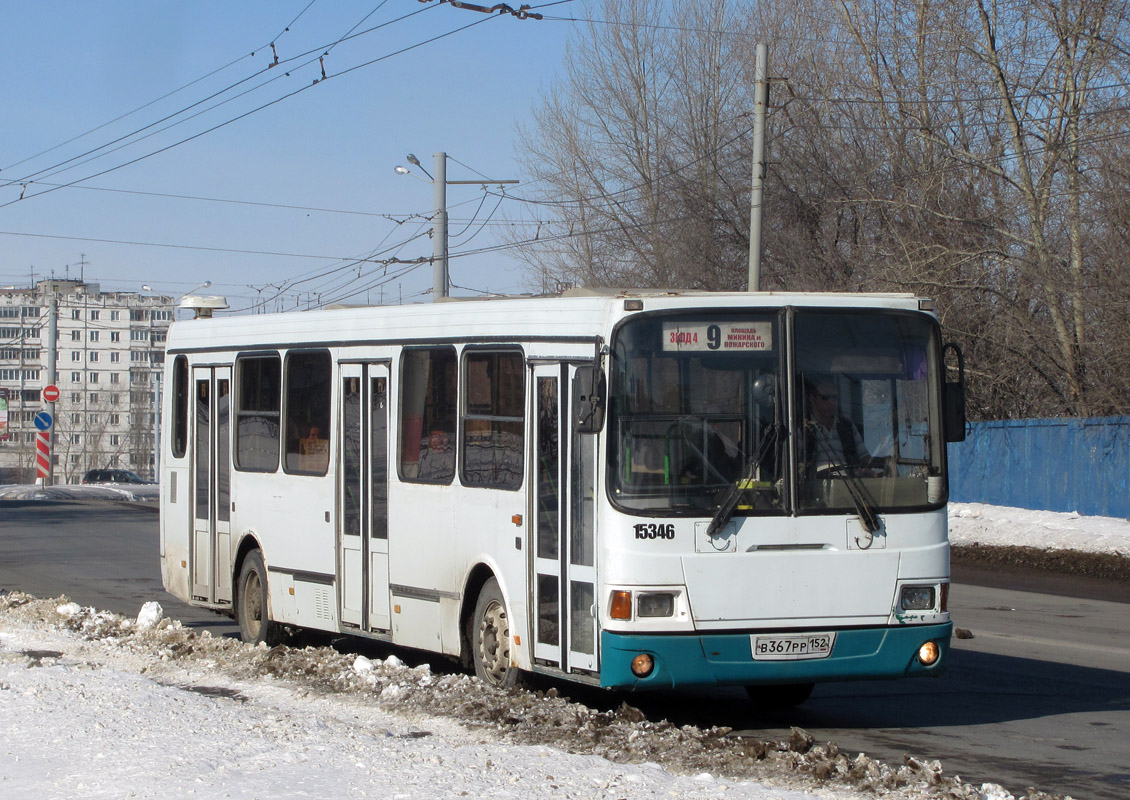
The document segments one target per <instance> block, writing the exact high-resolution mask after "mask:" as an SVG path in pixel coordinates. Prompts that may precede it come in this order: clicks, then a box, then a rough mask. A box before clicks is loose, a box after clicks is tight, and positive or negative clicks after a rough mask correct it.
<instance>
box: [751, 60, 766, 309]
mask: <svg viewBox="0 0 1130 800" xmlns="http://www.w3.org/2000/svg"><path fill="white" fill-rule="evenodd" d="M768 72H769V48H768V46H767V45H765V44H764V43H761V42H759V43H758V45H757V64H756V67H755V69H754V78H755V80H756V81H757V85H756V87H755V97H754V102H753V187H752V191H751V192H750V195H749V291H751V292H757V291H760V290H761V208H762V205H763V200H764V198H765V111H766V107H767V106H768V105H769V76H768Z"/></svg>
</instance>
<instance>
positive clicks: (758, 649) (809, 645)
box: [750, 633, 836, 661]
mask: <svg viewBox="0 0 1130 800" xmlns="http://www.w3.org/2000/svg"><path fill="white" fill-rule="evenodd" d="M750 639H751V640H752V644H753V658H754V660H755V661H800V660H802V659H808V658H827V657H828V656H830V655H831V654H832V645H833V644H834V643H835V641H836V634H834V633H800V634H783V635H777V636H757V635H754V636H751V637H750Z"/></svg>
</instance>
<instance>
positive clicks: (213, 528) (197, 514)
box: [191, 367, 232, 603]
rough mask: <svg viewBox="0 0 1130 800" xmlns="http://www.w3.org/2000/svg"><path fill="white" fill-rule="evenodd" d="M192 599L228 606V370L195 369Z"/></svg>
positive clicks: (229, 561)
mask: <svg viewBox="0 0 1130 800" xmlns="http://www.w3.org/2000/svg"><path fill="white" fill-rule="evenodd" d="M192 376H193V396H194V398H195V403H194V405H195V409H196V413H195V414H194V429H193V447H192V474H193V501H192V508H193V511H192V517H193V523H192V531H193V533H192V551H191V559H192V596H193V598H195V599H197V600H204V601H207V602H209V603H231V601H232V574H231V450H230V447H231V439H230V436H231V415H230V400H231V368H230V367H195V368H193V371H192Z"/></svg>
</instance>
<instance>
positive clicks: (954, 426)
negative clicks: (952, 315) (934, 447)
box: [942, 342, 965, 442]
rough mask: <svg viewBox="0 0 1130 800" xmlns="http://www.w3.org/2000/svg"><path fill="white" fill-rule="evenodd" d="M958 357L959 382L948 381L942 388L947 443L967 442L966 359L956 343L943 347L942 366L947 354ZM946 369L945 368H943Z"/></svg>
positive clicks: (943, 418) (943, 417)
mask: <svg viewBox="0 0 1130 800" xmlns="http://www.w3.org/2000/svg"><path fill="white" fill-rule="evenodd" d="M948 352H952V353H953V354H954V355H955V356H956V357H957V380H956V381H946V382H945V384H944V385H943V386H942V429H943V430H944V432H945V437H946V441H947V442H964V441H965V357H964V356H963V355H962V354H961V348H960V347H958V346H957V345H956V344H955V343H953V342H950V343H949V344H947V345H945V346H944V347H942V364H943V365H944V364H945V362H946V353H948ZM943 368H944V366H943Z"/></svg>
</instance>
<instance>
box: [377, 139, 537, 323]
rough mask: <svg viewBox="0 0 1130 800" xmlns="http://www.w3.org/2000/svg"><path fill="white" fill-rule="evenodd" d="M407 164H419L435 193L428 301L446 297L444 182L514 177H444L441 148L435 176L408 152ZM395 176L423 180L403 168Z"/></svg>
mask: <svg viewBox="0 0 1130 800" xmlns="http://www.w3.org/2000/svg"><path fill="white" fill-rule="evenodd" d="M407 158H408V163H409V164H411V165H412V166H414V167H419V168H420V171H421V172H423V173H424V174H425V175H427V176H428V177H429V178H431V179H432V188H433V190H434V193H435V205H436V210H435V217H434V218H433V220H432V302H433V303H434V302H435V301H437V300H439V299H440V298H441V297H448V296H449V292H448V289H449V287H450V286H451V271H450V268H449V266H448V247H447V186H448V184H452V185H455V184H465V185H468V186H471V185H475V186H486V185H487V184H497V185H499V186H501V185H502V184H507V183H509V184H513V183H518V181H516V180H505V181H495V180H490V179H484V180H474V181H449V180H448V179H447V153H445V152H443V151H442V150H441V151H440V152H438V153H436V154H435V175H430V174H429V173H428V171H427V170H426V169H424V167H423V165H422V164H421V163H420V160H419V159H418V158H416V156H414V155H412V154H411V153H409V154H408V156H407ZM395 171H396V174H397V175H412V177H414V178H416V179H417V180H421V181H422V180H424V179H423V178H421V177H419V176H418V175H413V173H412V171H411V170H409V169H408V168H407V167H397V168H396V170H395Z"/></svg>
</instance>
